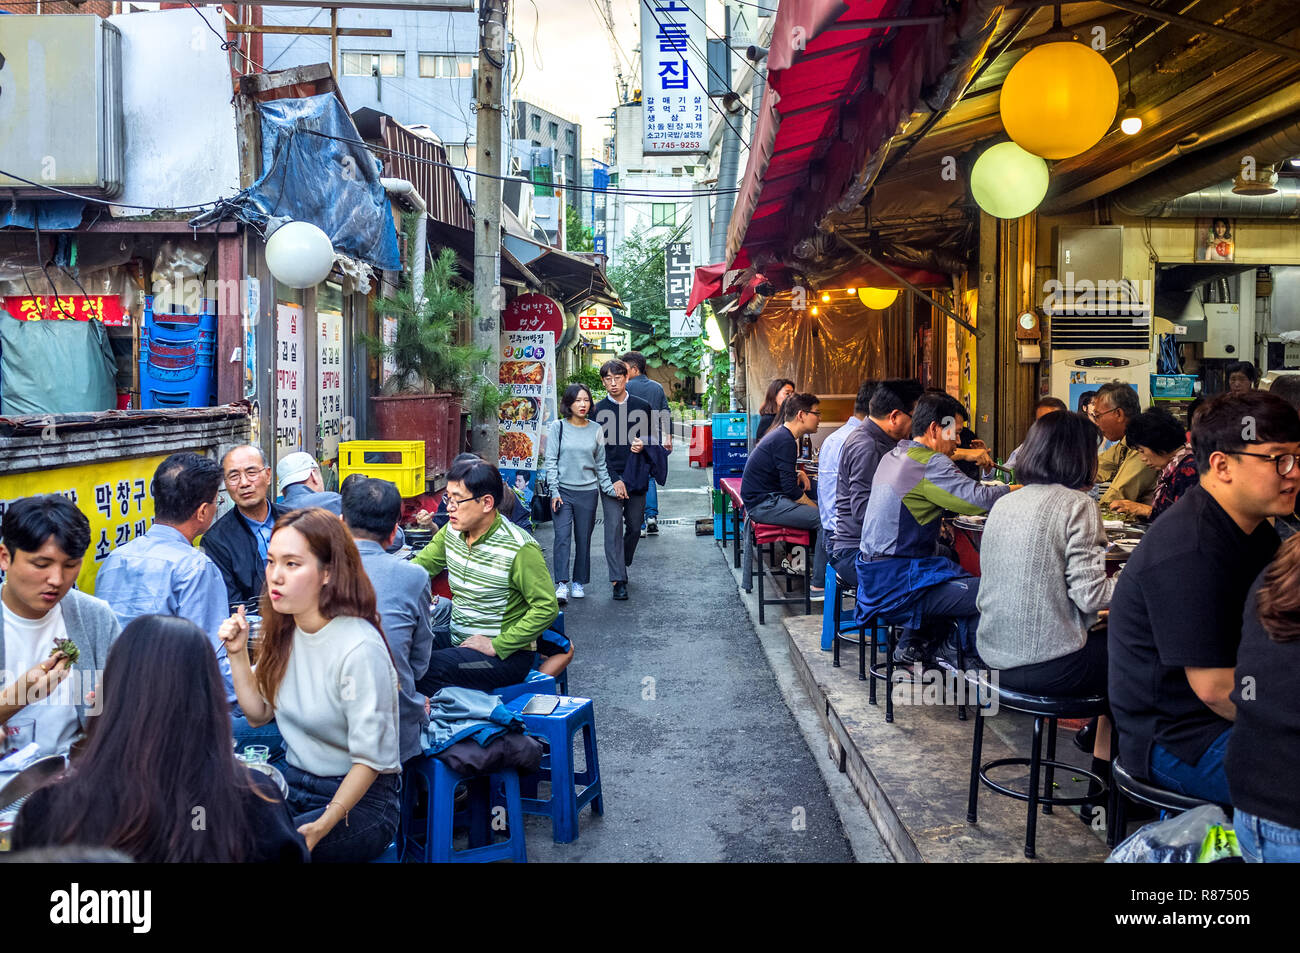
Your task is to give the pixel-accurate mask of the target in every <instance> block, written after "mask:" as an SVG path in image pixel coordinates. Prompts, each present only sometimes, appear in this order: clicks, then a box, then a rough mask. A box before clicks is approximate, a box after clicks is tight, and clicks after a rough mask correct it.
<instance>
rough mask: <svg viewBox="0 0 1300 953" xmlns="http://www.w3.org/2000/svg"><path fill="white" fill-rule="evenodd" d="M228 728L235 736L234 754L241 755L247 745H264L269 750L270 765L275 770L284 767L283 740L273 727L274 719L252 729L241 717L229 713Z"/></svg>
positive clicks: (278, 730) (278, 731)
mask: <svg viewBox="0 0 1300 953" xmlns="http://www.w3.org/2000/svg"><path fill="white" fill-rule="evenodd" d="M230 728H231V731H232V732H233V733H234V735H235V753H236V754H243V752H244V748H246V747H247V746H248V745H266V746H267V747H268V748H270V749H271V764H273V765H275V766H276V767H277V768H283V767H284V765H283V762H284V738H283V736H282V735H281V734H280V729H279V728H277V727H276V726H275V719H274V718H273V719H271V720H270V721H268V722H267V723H266V724H265V725H262V726H261V727H260V728H254V727H253V726H252V725H250V724H249V723H248V719H247V718H245V717H244V716H243V715H237V714H235V713H234V712H231V714H230Z"/></svg>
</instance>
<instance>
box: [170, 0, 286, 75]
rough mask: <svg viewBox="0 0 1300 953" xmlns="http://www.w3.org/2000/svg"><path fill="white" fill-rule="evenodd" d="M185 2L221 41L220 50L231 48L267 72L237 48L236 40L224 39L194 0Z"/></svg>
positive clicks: (265, 70)
mask: <svg viewBox="0 0 1300 953" xmlns="http://www.w3.org/2000/svg"><path fill="white" fill-rule="evenodd" d="M185 2H186V3H187V4H189V6H190V9H191V10H193V11H194V12H195V13H197V14H198V15H199V19H200V20H202V21H203V24H204V26H206V27H207V28H208V29H209V30H211V31H212V35H213V36H215V37H216V38H217V39H218V40H220V41H221V49H222V50H225V51H229V50H232V49H233V50H234V51H235V52H236V53H238V54H239V55H240V56H242V57H243V58H244V59H245V60H246V61H247V62H248V63H249V65H251V66H256V67H257V68H258V69H259V70H261V71H262V72H263V73H265V72H267V69H266V67H265V66H263V65H262V64H261V63H259V62H257V60H255V59H253V58H252V57H251V56H249V55H248V54H247V53H245V52H244V51H243V50H241V49H240V48H239V41H238V40H228V39H226V36H225V34H224V33H218V32H217V28H216V27H214V26H213V25H212V24H211V23H209V22H208V18H207V17H205V16H204V15H203V11H202V10H200V9H199V8H198V7H196V6H195V5H194V0H185Z"/></svg>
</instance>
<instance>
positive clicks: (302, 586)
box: [221, 507, 401, 863]
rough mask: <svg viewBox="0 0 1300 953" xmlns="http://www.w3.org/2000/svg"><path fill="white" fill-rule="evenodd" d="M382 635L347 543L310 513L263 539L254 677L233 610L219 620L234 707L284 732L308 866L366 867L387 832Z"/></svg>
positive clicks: (394, 745) (393, 777)
mask: <svg viewBox="0 0 1300 953" xmlns="http://www.w3.org/2000/svg"><path fill="white" fill-rule="evenodd" d="M382 633H383V629H382V627H381V623H380V620H379V613H378V611H377V610H376V606H375V590H374V588H373V587H372V586H371V585H370V580H369V578H367V576H366V573H365V570H364V569H363V568H362V565H361V556H360V555H359V554H358V553H357V547H356V544H355V543H353V542H352V537H351V535H350V534H349V533H348V532H347V531H346V530H345V529H344V528H343V523H342V522H341V521H340V520H339V518H338V517H337V516H335V515H333V514H332V513H330V512H328V511H326V510H323V509H320V508H318V507H311V508H308V509H302V510H294V511H293V512H292V513H287V514H286V515H284V516H282V517H280V519H279V520H278V521H277V522H276V524H275V529H274V530H273V531H272V533H271V544H270V546H269V547H268V549H267V560H266V586H265V588H264V589H263V590H262V635H261V641H260V644H259V646H258V653H257V671H256V672H254V671H253V668H252V666H251V665H250V664H249V659H248V651H247V645H248V623H247V622H246V621H245V620H244V615H243V612H242V611H241V612H240V613H239V614H238V615H234V616H231V617H230V618H229V619H227V620H226V621H225V622H224V623H222V625H221V638H222V639H223V640H224V641H225V643H226V651H227V652H228V653H229V655H230V673H231V676H232V678H233V680H234V683H235V694H236V695H237V696H238V697H239V707H240V708H242V709H243V710H244V714H245V715H246V716H247V718H248V721H249V724H251V725H253V726H254V727H256V726H258V725H262V724H265V723H266V722H268V721H270V720H271V719H272V718H274V719H275V720H276V724H278V725H279V726H280V733H281V734H282V735H284V741H285V746H286V748H287V751H286V754H285V759H286V762H287V763H286V765H285V768H284V774H285V780H287V781H288V782H289V807H290V809H291V810H292V811H293V814H294V819H293V821H294V824H295V825H297V827H298V831H299V832H300V833H301V834H302V835H303V837H304V838H306V840H307V848H308V849H309V850H310V851H311V852H312V860H313V861H315V862H317V863H320V862H335V863H338V862H341V863H356V862H361V861H369V860H373V859H374V858H376V857H378V856H379V855H380V854H382V853H383V852H384V850H385V849H386V848H387V847H388V845H389V843H390V842H391V841H392V839H393V835H394V834H395V833H396V831H397V818H398V810H399V804H398V796H397V792H398V776H399V775H398V772H399V771H400V770H401V762H400V761H399V759H398V740H397V671H396V669H395V668H394V667H393V660H392V655H391V653H390V651H389V648H388V643H387V642H386V641H385V639H384V636H383V634H382Z"/></svg>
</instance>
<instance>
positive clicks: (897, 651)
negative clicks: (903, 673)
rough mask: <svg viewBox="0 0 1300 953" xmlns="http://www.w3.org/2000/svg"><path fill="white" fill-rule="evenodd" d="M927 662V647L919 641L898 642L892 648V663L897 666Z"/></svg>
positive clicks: (928, 658)
mask: <svg viewBox="0 0 1300 953" xmlns="http://www.w3.org/2000/svg"><path fill="white" fill-rule="evenodd" d="M929 660H930V653H929V651H928V646H927V645H926V644H925V643H924V642H923V641H921V640H920V639H910V640H908V641H907V642H899V643H898V645H897V646H896V647H895V648H894V662H895V664H897V665H915V664H916V663H917V662H927V661H929Z"/></svg>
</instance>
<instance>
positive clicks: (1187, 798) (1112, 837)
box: [1106, 754, 1232, 847]
mask: <svg viewBox="0 0 1300 953" xmlns="http://www.w3.org/2000/svg"><path fill="white" fill-rule="evenodd" d="M1110 776H1111V786H1110V799H1109V801H1108V803H1107V807H1108V808H1109V809H1108V810H1107V812H1106V846H1107V847H1114V846H1115V845H1116V844H1118V843H1119V842H1120V841H1121V840H1123V839H1124V828H1125V826H1126V825H1127V823H1128V822H1127V818H1126V817H1125V814H1126V811H1125V805H1124V802H1125V801H1126V800H1132V801H1137V802H1138V803H1139V804H1148V805H1150V806H1151V807H1154V808H1159V809H1160V810H1162V811H1168V812H1169V813H1170V814H1182V813H1183V812H1184V811H1190V810H1192V809H1193V808H1197V807H1201V806H1203V805H1206V804H1213V803H1214V802H1213V801H1206V800H1204V799H1202V798H1199V797H1192V796H1191V795H1190V794H1179V793H1178V792H1177V791H1170V790H1169V789H1168V788H1162V787H1160V786H1159V785H1157V784H1152V783H1151V782H1150V781H1142V780H1139V779H1138V778H1135V777H1133V775H1131V774H1129V772H1128V769H1127V768H1125V767H1124V765H1122V764H1120V762H1119V755H1118V754H1116V755H1115V756H1114V758H1112V760H1111V762H1110ZM1225 810H1226V811H1228V813H1229V814H1231V813H1232V808H1230V807H1226V806H1225Z"/></svg>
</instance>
